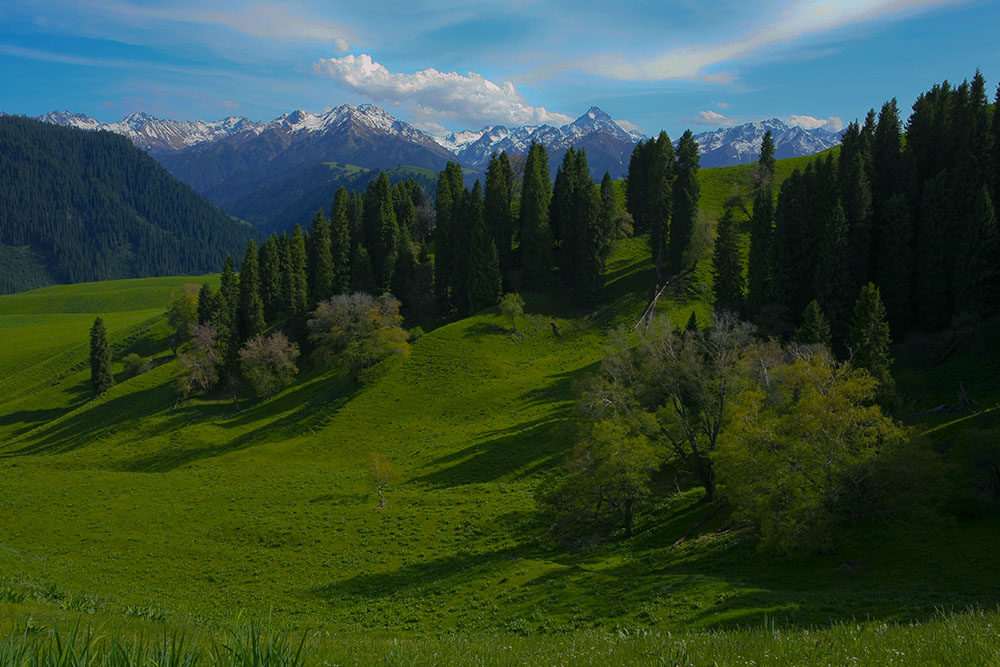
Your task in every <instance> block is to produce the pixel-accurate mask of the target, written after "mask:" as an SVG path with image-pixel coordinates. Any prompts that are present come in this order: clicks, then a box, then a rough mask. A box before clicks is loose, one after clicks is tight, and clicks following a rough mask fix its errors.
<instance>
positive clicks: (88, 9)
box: [0, 0, 1000, 136]
mask: <svg viewBox="0 0 1000 667" xmlns="http://www.w3.org/2000/svg"><path fill="white" fill-rule="evenodd" d="M751 5H752V6H751ZM998 26H1000V3H998V2H995V1H985V0H874V1H868V2H859V1H855V0H841V1H839V2H829V1H824V0H820V1H816V0H774V1H771V2H760V3H747V2H735V1H734V2H730V1H728V0H724V1H720V2H699V1H697V0H679V1H670V2H663V1H661V2H654V1H644V2H628V3H618V4H616V3H610V2H601V3H597V2H586V1H581V0H577V1H576V2H562V1H558V2H532V1H531V0H508V1H506V2H492V3H479V2H466V1H462V0H451V1H444V2H422V1H421V0H408V1H405V2H377V3H375V2H368V3H362V2H356V1H355V2H330V1H327V2H305V1H303V2H268V1H266V0H265V1H260V2H255V1H253V0H250V1H243V0H227V1H217V0H199V1H192V0H174V1H173V2H149V1H144V0H77V1H66V0H45V1H44V2H35V1H34V0H7V1H6V2H3V3H0V110H3V111H6V112H7V113H21V114H28V115H37V114H41V113H45V112H47V111H52V110H55V109H68V110H70V111H74V112H81V113H85V114H87V115H90V116H93V117H95V118H97V119H98V120H102V121H106V122H109V121H114V120H119V119H121V118H122V117H124V116H125V115H127V114H129V113H131V112H134V111H146V112H148V113H152V114H153V115H156V116H159V117H166V118H177V119H196V118H198V119H203V120H217V119H219V118H222V117H225V116H230V115H241V116H247V117H249V118H252V119H254V120H270V119H271V118H274V117H276V116H278V115H280V114H282V113H284V112H287V111H291V110H293V109H306V110H310V111H320V110H322V109H323V108H326V107H331V106H336V105H339V104H345V103H346V104H358V103H361V102H374V103H376V104H379V105H381V106H383V107H385V108H386V109H387V110H389V111H390V112H391V113H393V114H394V115H396V116H398V117H400V118H402V119H403V120H406V121H409V122H411V123H414V124H415V125H417V126H419V127H421V128H423V129H426V130H429V131H432V132H436V133H441V132H443V131H445V130H461V129H467V128H472V129H477V128H480V127H482V126H483V125H486V124H495V123H502V124H506V125H516V124H525V123H532V124H537V123H541V122H548V123H552V124H561V123H563V122H567V120H569V119H572V118H575V117H576V116H579V115H581V114H582V113H583V112H585V111H586V110H587V109H588V108H589V107H590V106H592V105H596V106H599V107H601V108H602V109H604V110H605V111H607V112H608V113H609V114H611V115H612V116H613V117H614V118H616V119H619V120H620V121H622V122H623V124H625V125H634V126H636V127H638V128H639V129H641V130H642V131H644V132H646V133H650V134H652V133H655V132H658V131H659V130H660V129H666V130H667V131H668V133H670V134H671V135H672V136H675V135H677V134H680V132H682V131H683V130H684V129H685V128H687V127H691V128H693V129H695V131H699V130H703V129H709V128H715V127H719V126H721V125H731V124H736V123H740V122H747V121H751V120H760V119H763V118H771V117H780V118H783V119H785V120H791V121H793V122H795V123H797V124H800V125H802V126H804V127H815V126H821V125H822V126H826V127H828V128H829V129H837V128H838V127H839V126H840V125H841V124H842V123H846V122H849V121H850V120H852V119H854V118H857V117H863V116H864V113H865V112H866V111H867V109H868V108H870V107H876V108H877V107H878V106H879V105H881V103H882V102H883V101H885V100H886V99H888V98H891V97H897V98H898V99H899V101H900V105H901V106H902V107H903V108H904V109H906V108H908V107H909V105H910V104H911V103H912V102H913V99H914V97H915V96H916V95H917V94H919V93H920V92H921V91H923V90H926V89H927V88H929V87H930V86H931V85H932V84H934V83H936V82H940V81H942V80H944V79H946V78H947V79H950V80H952V81H960V80H961V79H963V78H967V77H971V76H972V74H973V73H974V72H975V70H976V68H977V67H979V68H981V69H982V72H983V74H984V75H985V76H986V78H987V82H988V84H989V85H990V88H991V91H993V90H995V86H996V83H997V80H998V79H1000V30H998ZM991 96H992V92H991Z"/></svg>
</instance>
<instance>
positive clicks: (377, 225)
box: [365, 172, 399, 291]
mask: <svg viewBox="0 0 1000 667" xmlns="http://www.w3.org/2000/svg"><path fill="white" fill-rule="evenodd" d="M373 183H374V187H369V188H368V191H367V192H366V193H365V226H366V229H367V232H366V234H367V235H370V241H369V242H368V243H367V244H366V247H367V248H368V253H369V255H370V256H371V260H372V267H373V268H374V270H375V285H376V287H377V288H378V289H379V291H384V290H388V289H389V288H390V286H391V284H392V269H393V267H394V266H395V262H396V246H397V244H398V239H397V236H398V235H399V226H398V225H397V223H396V209H395V206H394V205H393V201H392V188H391V187H390V186H389V177H388V176H386V174H385V172H380V173H379V177H378V179H377V180H375V181H373Z"/></svg>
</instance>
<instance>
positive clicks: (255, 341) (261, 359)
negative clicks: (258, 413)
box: [240, 331, 299, 398]
mask: <svg viewBox="0 0 1000 667" xmlns="http://www.w3.org/2000/svg"><path fill="white" fill-rule="evenodd" d="M298 357H299V346H298V345H296V344H295V343H293V342H291V341H289V340H288V337H287V336H285V334H283V333H281V332H280V331H275V332H272V333H271V335H269V336H267V337H266V338H265V337H264V336H263V334H257V335H255V336H254V337H253V338H251V339H250V340H248V341H247V342H246V343H245V344H244V345H243V347H242V348H240V373H242V375H243V377H244V378H246V379H247V380H248V381H249V382H250V384H251V385H252V386H253V388H254V391H255V392H256V393H257V395H258V396H260V397H262V398H270V397H271V396H274V395H275V394H277V393H278V392H279V391H281V390H282V389H284V388H285V387H288V386H290V385H291V384H292V382H293V381H294V379H295V374H296V373H298V371H299V369H298V367H297V366H296V365H295V360H296V359H298Z"/></svg>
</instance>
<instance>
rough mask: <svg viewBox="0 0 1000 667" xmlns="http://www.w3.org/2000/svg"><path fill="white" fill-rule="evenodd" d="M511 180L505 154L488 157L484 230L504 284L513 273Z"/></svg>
mask: <svg viewBox="0 0 1000 667" xmlns="http://www.w3.org/2000/svg"><path fill="white" fill-rule="evenodd" d="M512 178H513V175H512V172H511V168H510V160H509V159H508V157H507V151H504V152H502V153H500V155H497V154H496V153H494V154H493V155H492V156H491V157H490V163H489V166H488V167H487V168H486V203H485V210H484V214H485V218H486V228H487V229H488V230H489V232H490V236H491V237H492V238H493V243H494V245H496V249H497V255H498V256H499V258H500V272H501V274H502V275H503V276H504V279H505V281H507V282H508V283H509V282H510V280H511V277H512V276H511V274H512V271H513V269H514V261H513V243H514V216H513V212H512V211H511V203H512V200H513V195H512V190H511V185H512V184H511V180H512Z"/></svg>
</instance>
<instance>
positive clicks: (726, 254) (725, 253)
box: [712, 206, 744, 313]
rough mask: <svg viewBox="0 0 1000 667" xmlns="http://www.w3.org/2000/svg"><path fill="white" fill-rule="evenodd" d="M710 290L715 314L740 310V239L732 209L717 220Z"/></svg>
mask: <svg viewBox="0 0 1000 667" xmlns="http://www.w3.org/2000/svg"><path fill="white" fill-rule="evenodd" d="M713 273H714V280H713V282H712V289H713V293H714V305H715V310H716V311H723V310H728V311H731V312H734V313H740V312H741V311H742V309H743V298H744V296H743V292H744V287H743V285H744V281H743V263H742V261H741V260H740V235H739V229H737V227H736V219H735V217H734V216H733V209H732V208H731V207H728V206H727V207H726V209H725V210H724V211H723V212H722V218H720V219H719V226H718V235H717V236H716V237H715V253H714V255H713Z"/></svg>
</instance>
